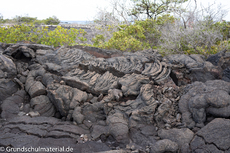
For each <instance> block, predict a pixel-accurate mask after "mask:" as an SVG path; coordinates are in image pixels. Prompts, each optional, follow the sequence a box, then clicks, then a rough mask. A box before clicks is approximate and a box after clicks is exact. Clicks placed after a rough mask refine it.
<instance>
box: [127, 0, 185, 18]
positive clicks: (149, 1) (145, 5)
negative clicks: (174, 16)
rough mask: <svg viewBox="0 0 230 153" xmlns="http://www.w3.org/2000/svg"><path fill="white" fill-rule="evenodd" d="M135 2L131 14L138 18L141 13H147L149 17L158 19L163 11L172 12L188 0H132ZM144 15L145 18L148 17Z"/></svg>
mask: <svg viewBox="0 0 230 153" xmlns="http://www.w3.org/2000/svg"><path fill="white" fill-rule="evenodd" d="M132 1H133V2H134V3H135V6H134V8H133V9H132V12H131V15H133V16H135V17H136V18H138V17H139V16H140V15H146V17H147V18H149V19H151V18H153V19H156V18H157V16H159V15H161V14H163V13H170V12H171V11H172V10H173V9H175V8H177V9H180V8H179V7H177V5H180V4H182V3H184V2H186V1H188V0H132ZM146 17H144V18H146Z"/></svg>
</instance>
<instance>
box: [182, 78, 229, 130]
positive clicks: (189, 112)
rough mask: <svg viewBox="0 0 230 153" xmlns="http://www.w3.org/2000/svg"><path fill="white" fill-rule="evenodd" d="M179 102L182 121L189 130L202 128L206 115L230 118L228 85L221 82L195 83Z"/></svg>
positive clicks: (188, 87) (188, 88)
mask: <svg viewBox="0 0 230 153" xmlns="http://www.w3.org/2000/svg"><path fill="white" fill-rule="evenodd" d="M187 90H188V92H187V93H186V94H184V95H183V96H182V97H181V99H180V101H179V109H180V111H181V113H182V121H183V123H184V124H185V126H187V127H189V128H193V127H195V126H196V127H203V126H204V123H205V121H206V117H207V115H208V114H210V115H213V116H215V117H229V116H230V95H229V93H230V83H229V82H225V81H222V80H213V81H207V82H206V83H202V82H195V83H193V84H191V85H189V86H187Z"/></svg>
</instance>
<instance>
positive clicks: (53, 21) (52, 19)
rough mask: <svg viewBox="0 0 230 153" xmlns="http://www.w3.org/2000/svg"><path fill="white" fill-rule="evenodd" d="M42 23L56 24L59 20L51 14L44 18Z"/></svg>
mask: <svg viewBox="0 0 230 153" xmlns="http://www.w3.org/2000/svg"><path fill="white" fill-rule="evenodd" d="M44 23H45V24H46V25H58V24H59V23H60V20H59V19H58V18H57V17H56V16H52V17H49V18H47V19H45V20H44Z"/></svg>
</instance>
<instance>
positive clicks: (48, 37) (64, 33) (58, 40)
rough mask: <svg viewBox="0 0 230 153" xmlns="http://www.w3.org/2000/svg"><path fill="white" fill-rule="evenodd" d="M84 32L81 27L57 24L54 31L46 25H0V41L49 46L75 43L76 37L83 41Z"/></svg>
mask: <svg viewBox="0 0 230 153" xmlns="http://www.w3.org/2000/svg"><path fill="white" fill-rule="evenodd" d="M85 34H86V32H85V31H84V30H82V29H74V28H71V29H65V28H62V27H61V26H57V28H56V29H55V30H54V31H49V30H48V27H38V28H36V27H35V26H34V25H32V24H31V25H29V26H28V25H25V24H22V25H15V26H8V27H0V42H3V43H16V42H18V41H31V42H34V43H39V44H45V45H50V46H54V47H57V46H60V45H69V46H71V45H75V44H76V39H79V40H80V42H83V41H85V38H84V35H85Z"/></svg>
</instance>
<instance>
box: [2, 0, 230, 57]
mask: <svg viewBox="0 0 230 153" xmlns="http://www.w3.org/2000/svg"><path fill="white" fill-rule="evenodd" d="M186 1H188V0H185V1H179V0H176V1H173V2H171V1H168V0H165V1H161V3H162V5H161V3H157V2H156V1H154V3H153V2H151V1H150V0H143V1H139V0H138V1H135V0H134V2H135V3H134V5H133V8H132V9H131V11H130V12H129V11H128V9H127V8H126V6H125V3H121V2H120V3H119V2H118V1H117V0H114V1H113V5H114V7H113V9H112V10H113V11H112V12H107V11H106V10H100V12H99V14H98V15H97V17H96V18H95V22H94V23H93V24H92V25H91V31H92V32H91V33H90V34H87V33H86V32H85V31H84V30H82V29H73V28H72V29H64V28H62V27H61V26H57V28H56V29H55V30H53V31H49V30H48V28H47V27H42V26H41V27H38V28H36V27H35V25H41V24H49V25H53V24H59V22H60V20H59V19H57V18H56V17H55V16H53V17H50V18H47V19H45V20H37V18H33V17H28V16H27V17H20V16H16V17H15V18H14V19H12V20H8V19H3V17H2V16H1V15H0V22H1V23H5V22H14V23H16V25H14V26H7V27H0V42H4V43H16V42H17V41H31V42H35V43H41V44H46V45H52V46H55V47H56V46H59V45H75V44H81V45H86V46H93V47H99V48H104V49H117V50H121V51H131V52H133V51H138V50H144V49H149V48H157V49H158V50H159V51H160V52H161V53H162V54H163V55H166V54H174V53H186V54H196V53H199V54H204V55H207V54H213V53H217V52H219V51H221V50H223V49H230V47H229V46H230V41H229V38H230V36H229V30H230V22H226V21H223V20H222V19H223V15H221V16H217V13H213V12H215V11H213V10H211V9H210V7H211V6H210V7H209V8H208V9H202V11H205V13H204V12H202V11H200V10H197V7H196V6H195V7H194V8H193V9H190V10H186V9H183V8H182V7H181V6H178V7H176V5H179V4H182V3H183V2H186ZM172 4H175V5H172ZM163 6H164V7H163ZM151 8H152V9H151ZM160 10H161V11H160ZM220 10H221V8H220V7H219V8H218V10H216V12H220ZM158 11H159V12H158ZM169 12H170V13H171V14H168V13H169ZM173 13H174V14H173ZM204 14H205V16H204ZM143 15H145V17H143V18H140V17H141V16H143ZM146 15H147V17H146ZM86 36H87V37H86ZM86 38H87V39H86Z"/></svg>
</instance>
